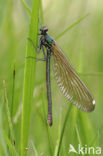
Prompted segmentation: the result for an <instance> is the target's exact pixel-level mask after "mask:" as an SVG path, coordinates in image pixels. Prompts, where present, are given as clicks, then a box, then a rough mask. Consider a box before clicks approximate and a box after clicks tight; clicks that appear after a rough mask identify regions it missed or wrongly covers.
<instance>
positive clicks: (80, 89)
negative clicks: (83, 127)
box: [51, 41, 95, 112]
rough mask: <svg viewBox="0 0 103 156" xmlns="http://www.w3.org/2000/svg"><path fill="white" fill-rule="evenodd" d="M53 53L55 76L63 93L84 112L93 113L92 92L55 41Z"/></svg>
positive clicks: (52, 48)
mask: <svg viewBox="0 0 103 156" xmlns="http://www.w3.org/2000/svg"><path fill="white" fill-rule="evenodd" d="M51 51H52V54H53V60H54V62H53V66H54V75H55V77H56V81H57V84H58V86H59V87H60V90H61V91H62V93H63V94H64V95H65V96H66V97H67V98H68V100H70V101H71V102H72V103H73V104H74V105H76V106H77V107H78V108H79V109H81V110H82V111H85V112H91V111H93V110H94V108H95V101H94V99H93V97H92V95H91V93H90V91H89V90H88V88H87V87H86V85H85V84H84V83H83V81H82V80H81V79H80V77H79V76H78V74H77V73H76V72H75V70H74V69H73V67H72V65H71V63H70V61H69V60H68V59H67V57H66V56H65V55H64V53H63V52H62V51H61V49H60V48H58V46H57V45H56V43H55V41H54V42H53V43H52V47H51Z"/></svg>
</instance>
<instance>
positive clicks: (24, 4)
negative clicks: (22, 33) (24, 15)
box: [21, 0, 31, 15]
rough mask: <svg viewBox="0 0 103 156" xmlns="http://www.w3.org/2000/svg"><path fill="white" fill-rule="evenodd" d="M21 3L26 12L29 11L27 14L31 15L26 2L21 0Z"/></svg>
mask: <svg viewBox="0 0 103 156" xmlns="http://www.w3.org/2000/svg"><path fill="white" fill-rule="evenodd" d="M21 3H22V4H23V6H24V8H25V9H26V10H27V12H28V13H29V15H31V10H30V8H29V7H28V5H27V4H26V2H25V1H24V0H21Z"/></svg>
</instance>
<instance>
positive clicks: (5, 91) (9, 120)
mask: <svg viewBox="0 0 103 156" xmlns="http://www.w3.org/2000/svg"><path fill="white" fill-rule="evenodd" d="M3 89H4V98H5V103H6V112H7V117H8V123H9V129H10V136H11V142H12V143H14V142H15V138H14V132H13V124H12V119H11V116H10V110H9V102H8V98H7V90H6V84H5V80H3Z"/></svg>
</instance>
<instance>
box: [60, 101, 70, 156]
mask: <svg viewBox="0 0 103 156" xmlns="http://www.w3.org/2000/svg"><path fill="white" fill-rule="evenodd" d="M71 108H72V105H71V104H70V106H69V107H68V110H67V113H66V115H65V119H64V123H63V128H62V131H61V136H60V142H59V146H58V151H57V156H59V154H60V150H61V145H62V140H63V136H64V131H65V128H66V123H67V120H68V118H69V115H70V112H71Z"/></svg>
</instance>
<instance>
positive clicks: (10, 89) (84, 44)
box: [0, 0, 103, 156]
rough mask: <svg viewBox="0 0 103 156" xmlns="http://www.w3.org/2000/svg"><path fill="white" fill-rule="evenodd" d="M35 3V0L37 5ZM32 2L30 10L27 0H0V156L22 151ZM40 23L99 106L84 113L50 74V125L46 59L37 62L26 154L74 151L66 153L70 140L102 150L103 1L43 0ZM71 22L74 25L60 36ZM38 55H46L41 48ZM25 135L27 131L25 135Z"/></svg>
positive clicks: (63, 154)
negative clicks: (25, 72) (45, 27)
mask: <svg viewBox="0 0 103 156" xmlns="http://www.w3.org/2000/svg"><path fill="white" fill-rule="evenodd" d="M36 2H37V0H34V4H36ZM32 5H33V2H32V1H29V0H28V1H27V6H26V8H25V2H24V1H23V0H21V1H20V0H19V1H18V0H15V1H14V0H11V1H10V0H5V1H3V0H0V156H12V155H13V156H14V155H20V149H21V148H20V145H21V144H22V143H21V142H22V141H21V137H20V136H21V114H22V99H23V81H24V65H25V60H26V58H25V52H26V45H27V37H28V32H29V23H30V20H31V16H30V10H29V8H31V10H32ZM28 6H29V8H28ZM37 9H38V8H37ZM87 14H89V15H88V16H87V17H86V18H85V19H83V20H81V22H79V19H80V18H81V17H83V16H85V15H87ZM34 20H35V19H34ZM76 21H78V24H76V23H75V22H76ZM40 23H43V24H44V25H46V26H47V27H48V28H49V35H50V36H52V37H53V38H54V39H56V42H57V44H58V46H59V47H60V48H61V49H63V51H64V52H65V54H66V56H67V57H68V58H69V59H70V61H71V62H72V64H73V66H74V68H75V69H76V70H77V72H78V73H79V75H80V77H81V78H82V79H83V81H84V82H85V83H86V85H87V86H88V88H89V89H90V91H91V92H92V94H93V96H94V98H95V101H96V108H95V110H94V112H92V113H84V112H81V111H80V110H78V109H77V108H76V107H75V106H73V105H71V104H70V103H69V101H67V100H66V99H65V97H64V96H63V95H62V93H61V92H60V90H59V88H58V86H57V84H56V82H55V78H54V76H53V72H51V79H52V82H51V83H52V99H53V126H52V127H48V126H47V124H46V118H47V95H46V82H45V80H46V76H45V62H42V61H41V62H36V63H35V64H34V65H35V69H36V70H35V72H34V74H33V75H34V81H35V82H34V85H33V86H34V91H33V102H32V105H30V108H31V111H30V112H29V113H30V114H26V118H29V117H31V118H30V123H31V124H29V122H27V125H26V126H27V127H28V129H29V131H28V136H29V141H28V144H27V146H26V147H25V155H26V153H27V155H29V156H32V155H33V156H57V155H60V156H67V155H70V156H72V155H75V154H73V153H68V151H69V144H72V145H73V146H74V147H75V148H76V149H77V148H78V144H81V145H82V146H83V145H87V146H93V147H97V146H100V147H101V148H103V120H102V114H103V104H102V101H103V73H102V69H103V39H102V37H103V1H102V0H99V1H98V0H91V1H89V0H78V1H75V0H69V1H66V0H64V1H63V0H49V1H48V0H43V1H42V2H40ZM73 23H75V24H74V26H71V25H72V24H73ZM69 26H71V27H70V29H69V30H68V31H67V32H66V33H64V35H63V34H62V35H61V37H59V35H60V34H61V32H63V31H65V30H66V29H67V28H68V27H69ZM39 27H40V24H39ZM31 46H32V45H31ZM32 51H33V49H32ZM33 52H34V51H33ZM36 57H37V58H42V57H43V54H42V52H41V53H40V54H39V55H37V56H36ZM32 61H34V60H32ZM14 71H15V75H14ZM4 79H5V83H4V87H3V80H4ZM33 86H32V82H31V87H33ZM5 87H6V90H5ZM27 87H28V86H27ZM6 96H7V98H6ZM30 101H32V99H31V100H30ZM69 106H70V107H69ZM29 115H30V116H29ZM24 119H25V116H24ZM25 131H26V129H25ZM26 137H27V135H26V136H25V135H24V139H25V138H26ZM27 139H28V137H27ZM14 140H15V145H13V142H14ZM102 153H103V152H102ZM81 155H82V154H81ZM87 155H88V154H87ZM91 155H92V154H91Z"/></svg>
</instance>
